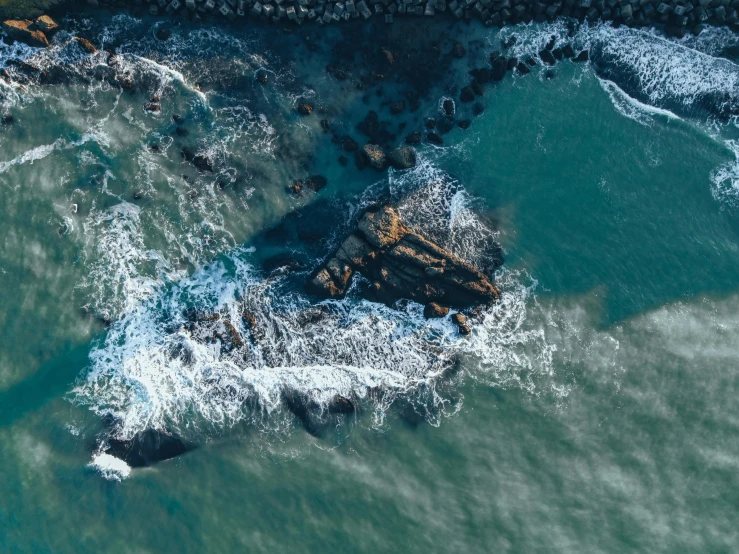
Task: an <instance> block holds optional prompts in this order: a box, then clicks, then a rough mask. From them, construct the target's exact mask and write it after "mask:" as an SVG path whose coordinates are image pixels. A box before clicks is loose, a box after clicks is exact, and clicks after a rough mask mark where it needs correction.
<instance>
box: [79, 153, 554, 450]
mask: <svg viewBox="0 0 739 554" xmlns="http://www.w3.org/2000/svg"><path fill="white" fill-rule="evenodd" d="M422 166H423V164H422ZM424 167H425V168H424ZM424 167H422V168H421V169H419V172H418V173H415V174H414V173H413V172H409V173H408V174H407V175H408V177H404V178H401V180H403V182H402V183H399V182H398V180H396V181H395V183H394V185H393V189H394V190H395V191H396V192H399V191H401V190H409V191H413V192H412V193H411V194H410V196H408V197H407V198H404V200H403V201H402V202H401V204H400V205H401V210H402V211H403V212H404V214H414V213H415V214H421V213H426V214H429V217H428V218H427V220H426V221H427V222H429V221H431V220H432V219H441V220H443V221H444V222H445V223H443V224H439V225H438V227H437V228H428V232H429V233H430V234H432V235H434V236H438V237H440V239H441V240H442V241H443V242H444V243H445V244H448V245H449V246H450V247H451V248H452V249H454V250H455V251H456V252H457V253H458V254H459V255H461V256H464V257H467V258H470V257H474V256H478V255H479V256H481V255H482V254H481V253H479V252H478V250H479V249H481V248H484V247H486V245H487V243H486V242H485V241H482V242H480V241H479V240H477V237H476V233H481V232H482V233H486V234H487V237H485V240H487V241H490V240H492V239H491V236H492V231H490V230H489V228H487V227H486V226H485V225H484V223H483V222H482V221H480V220H479V219H476V218H475V215H474V212H473V211H472V210H471V209H470V207H469V206H470V204H469V203H470V201H471V200H470V199H468V198H467V197H465V195H466V193H465V192H464V189H463V188H462V187H461V186H460V185H459V184H458V183H455V182H454V181H452V180H451V179H448V178H443V175H441V174H440V173H439V172H436V171H435V170H433V168H431V167H429V166H424ZM429 172H430V173H432V174H434V175H435V176H436V178H437V179H436V180H434V181H432V183H431V184H430V185H425V186H422V185H420V184H414V183H412V182H408V180H409V179H411V178H412V176H413V175H415V176H416V177H415V179H416V180H417V181H421V182H426V178H427V176H428V174H429ZM431 214H433V217H431ZM410 219H412V218H410ZM411 224H412V225H418V224H420V223H416V222H413V221H412V222H411ZM486 229H487V231H486ZM250 258H251V253H249V252H247V251H244V250H241V249H237V250H236V251H234V252H232V253H231V254H230V255H228V256H226V257H225V258H223V259H222V260H220V261H218V262H215V263H213V264H211V265H210V266H208V267H207V268H202V269H201V270H199V271H197V272H196V273H194V274H193V275H192V276H190V277H188V278H185V279H182V280H180V281H179V282H177V283H176V284H175V285H174V286H172V287H171V288H169V289H167V290H163V289H162V290H159V291H158V292H157V293H155V294H152V295H151V296H150V297H149V298H148V299H147V300H144V301H142V302H140V303H138V304H136V305H133V306H130V307H129V309H128V310H127V311H125V312H124V313H123V315H122V317H121V319H120V320H118V321H116V322H115V323H114V324H113V325H112V327H111V328H110V331H109V332H108V335H107V336H106V338H105V339H104V340H103V341H102V342H101V343H100V344H98V345H97V346H96V347H95V348H94V349H93V350H92V352H91V354H90V371H89V373H87V374H86V375H85V376H83V377H82V378H81V379H80V381H79V382H78V384H77V386H76V387H75V389H74V391H73V395H72V396H73V398H74V399H75V401H77V402H80V403H82V404H85V405H88V406H89V407H90V408H91V409H92V410H93V411H95V412H96V413H98V414H100V415H113V416H114V417H115V418H116V420H117V421H118V422H120V427H119V428H118V429H117V430H116V432H117V433H118V435H119V437H120V438H130V437H132V436H133V435H134V434H135V433H136V432H137V431H140V430H142V429H144V428H146V427H153V428H158V429H170V430H171V429H176V430H177V431H178V432H181V433H186V434H187V433H190V434H192V433H195V434H197V433H201V432H205V433H209V432H213V431H215V432H218V431H219V430H223V429H224V428H227V427H228V426H231V425H233V424H234V423H237V422H239V421H251V422H262V421H264V419H265V417H266V418H267V419H268V420H271V421H272V422H274V421H276V420H275V418H274V417H273V416H274V414H275V413H276V412H279V413H282V412H281V407H282V398H283V394H284V393H285V392H289V391H293V392H298V393H300V394H302V395H306V396H308V397H309V398H311V400H312V401H314V402H315V403H317V404H318V405H324V406H325V405H327V404H328V403H329V402H330V401H331V400H332V399H334V398H335V397H336V395H341V396H345V397H348V398H353V399H355V400H357V401H360V402H363V403H366V404H367V405H368V406H371V408H370V411H371V412H372V415H373V418H372V421H373V422H374V423H375V424H380V423H381V422H382V420H383V417H384V412H385V409H386V408H387V407H388V406H389V405H390V404H392V402H393V401H394V400H395V399H396V398H397V397H398V396H399V395H400V396H407V395H408V394H413V393H414V391H418V390H420V389H423V390H424V391H425V392H426V393H427V394H426V398H427V400H428V399H430V400H429V401H430V403H431V405H432V406H433V409H430V410H427V411H426V413H425V415H426V417H427V420H428V421H430V422H431V423H433V424H438V422H439V418H440V417H441V416H442V415H443V414H444V413H445V406H446V405H447V402H448V401H447V399H445V397H444V395H443V394H441V393H439V392H438V391H437V384H438V382H439V381H438V380H439V378H440V377H441V376H442V375H445V372H446V371H447V370H449V369H450V368H451V367H452V366H453V365H454V364H455V362H456V361H457V360H459V359H461V358H469V357H474V358H475V360H477V361H476V362H475V368H476V370H477V371H482V372H486V373H487V375H488V376H489V378H490V379H492V380H494V381H495V382H496V383H498V384H500V385H504V386H514V385H515V386H519V385H520V386H525V387H526V388H528V389H532V388H535V383H536V382H537V375H543V376H548V375H549V374H550V373H551V368H549V367H546V366H547V364H548V363H549V358H548V356H547V355H546V354H545V353H544V352H545V351H546V350H547V348H548V347H547V346H546V344H545V343H544V341H543V336H542V335H541V333H537V332H535V331H530V330H526V329H525V325H526V317H525V313H526V303H527V302H528V300H529V298H530V295H531V294H532V290H533V287H534V286H535V283H534V282H530V283H529V284H528V285H527V286H524V285H522V284H521V283H522V282H524V281H525V280H526V278H525V276H523V275H519V274H513V273H510V272H505V271H503V272H499V281H500V284H501V287H502V291H503V299H502V303H501V304H500V305H499V306H496V307H494V308H492V309H490V310H489V311H488V312H487V313H486V314H485V315H484V322H480V323H478V324H476V325H475V326H474V330H473V333H472V335H471V336H470V337H466V338H465V337H460V336H459V334H458V332H457V329H456V327H455V326H454V325H453V324H452V322H451V320H450V318H449V317H447V318H444V319H440V320H426V319H425V318H424V317H423V307H422V306H421V305H418V304H415V303H412V302H407V303H401V304H400V305H399V306H398V307H397V309H393V308H390V307H387V306H385V305H382V304H376V303H373V302H369V301H366V300H363V299H361V298H360V297H359V296H358V295H357V294H355V292H356V289H357V287H358V286H361V283H360V284H358V285H357V286H355V287H354V289H353V290H352V291H350V294H349V295H348V297H347V298H346V299H344V300H342V301H325V302H322V303H320V304H318V305H314V304H312V303H311V301H310V299H309V298H307V297H306V296H305V295H303V294H302V293H301V292H300V291H298V290H295V289H294V288H293V285H291V284H290V278H289V277H288V276H279V277H267V276H265V275H264V274H262V273H261V272H259V271H257V270H255V269H254V268H253V267H252V265H251V263H250ZM189 308H196V309H197V311H198V312H199V313H200V314H201V316H200V322H199V323H197V324H194V325H193V324H192V323H191V322H190V320H189V319H188V317H189V316H188V312H187V310H188V309H189ZM244 311H247V312H249V313H250V314H251V315H252V316H253V317H254V319H255V320H256V329H251V328H250V325H248V324H247V321H245V320H244V319H243V318H242V313H243V312H244ZM204 314H218V316H217V317H216V316H211V317H207V318H203V315H204ZM206 320H207V321H206ZM230 326H232V328H233V329H234V330H235V332H237V333H238V336H239V337H240V341H243V343H242V342H240V341H239V342H236V343H235V342H234V341H233V339H232V338H231V337H232V335H231V331H229V327H230ZM518 374H521V376H519V377H517V375H518ZM524 374H525V375H524ZM494 376H495V377H494ZM377 390H381V391H382V393H381V394H377V393H376V392H373V391H377ZM557 394H559V392H557ZM278 419H279V418H278Z"/></svg>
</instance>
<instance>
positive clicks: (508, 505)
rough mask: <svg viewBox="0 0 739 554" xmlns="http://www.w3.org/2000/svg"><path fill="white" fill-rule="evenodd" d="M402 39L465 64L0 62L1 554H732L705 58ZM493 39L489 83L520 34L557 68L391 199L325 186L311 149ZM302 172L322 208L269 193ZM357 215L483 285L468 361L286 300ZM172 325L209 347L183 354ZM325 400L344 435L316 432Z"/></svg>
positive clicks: (309, 54) (363, 32) (491, 101)
mask: <svg viewBox="0 0 739 554" xmlns="http://www.w3.org/2000/svg"><path fill="white" fill-rule="evenodd" d="M436 24H437V25H439V28H438V29H435V30H436V32H437V34H438V36H442V37H443V36H451V34H452V33H458V36H459V37H461V40H462V42H463V43H464V44H465V47H466V49H467V52H468V56H467V58H465V59H462V60H457V59H454V58H452V57H451V56H449V55H448V51H449V49H450V48H451V44H452V40H451V38H450V39H439V42H438V46H439V48H440V54H439V58H438V63H436V64H431V66H430V67H427V66H422V65H421V64H419V63H416V62H415V61H414V59H415V58H413V55H412V54H408V53H409V52H412V48H411V45H412V43H413V41H419V44H420V43H423V44H426V43H424V42H423V40H432V39H431V38H429V37H425V38H424V37H421V38H419V37H418V35H419V34H420V35H423V32H422V31H420V30H419V26H418V25H417V24H415V23H403V24H402V25H403V26H400V25H399V26H397V27H396V29H397V30H396V31H390V30H388V29H387V28H382V29H380V30H377V31H376V34H374V35H372V34H371V33H370V34H369V35H368V34H367V33H368V32H369V31H367V29H366V28H365V27H360V26H357V27H347V28H346V29H348V31H346V32H343V31H340V30H337V29H328V30H326V33H324V34H322V35H318V34H317V33H315V32H314V31H315V30H311V29H302V30H299V31H294V32H290V33H287V32H283V31H282V30H281V29H278V28H276V27H274V28H267V29H257V28H252V29H249V28H246V29H236V28H233V29H216V28H210V27H207V26H199V27H190V26H187V25H186V24H184V23H183V24H176V25H174V26H173V27H172V35H171V37H170V38H169V39H168V40H166V41H160V40H158V39H156V38H155V34H154V31H155V29H156V28H157V26H159V25H162V22H161V21H154V20H147V19H136V18H133V17H131V16H124V15H118V16H100V17H99V18H97V19H94V20H93V19H84V18H72V19H69V20H67V21H65V25H64V27H65V31H62V32H60V33H59V34H58V35H57V36H56V37H55V39H54V43H53V45H52V47H51V48H50V49H48V50H46V51H36V50H34V49H31V48H28V47H23V46H20V45H17V44H16V45H12V46H2V47H1V48H0V59H2V62H3V64H4V66H5V67H6V68H7V69H8V71H9V73H10V75H11V76H12V77H14V82H9V81H3V82H2V85H1V86H2V88H1V89H0V98H1V100H0V102H1V103H2V109H3V112H4V114H6V115H11V116H12V123H11V124H7V125H3V126H2V127H0V194H2V202H0V216H1V218H2V221H3V233H2V248H0V302H1V303H2V306H3V309H2V310H0V321H1V322H2V324H3V328H4V330H5V332H4V333H3V335H2V337H1V338H0V468H2V469H1V470H0V471H1V472H2V476H3V479H2V483H3V485H2V489H1V490H2V492H3V494H2V495H1V496H2V500H0V544H2V546H3V548H2V550H3V551H8V552H49V551H53V552H243V551H249V552H252V551H254V552H262V551H278V552H281V551H287V550H290V551H295V552H316V551H319V550H324V551H334V550H339V549H342V550H346V551H353V552H395V551H400V550H403V551H406V552H442V551H443V552H462V551H466V552H634V551H639V552H732V551H734V550H735V549H736V545H737V544H739V533H737V530H736V520H737V518H738V517H739V509H738V506H739V482H738V480H737V475H738V474H739V472H738V471H737V470H738V469H739V468H738V460H739V439H738V438H737V437H739V420H738V419H737V414H738V413H739V406H738V405H737V386H738V383H737V376H736V375H737V362H736V360H737V355H738V354H739V352H738V347H737V344H736V343H737V341H736V337H737V332H738V331H739V315H737V314H739V287H738V286H737V285H739V280H738V279H737V275H738V274H739V252H738V251H737V249H738V247H739V236H738V234H737V233H738V232H739V219H738V217H739V213H738V212H737V208H738V207H739V205H738V201H739V169H738V168H739V165H737V155H738V154H739V150H737V143H736V141H737V138H738V137H739V134H738V133H737V128H736V124H735V115H734V114H736V113H739V110H737V106H739V94H738V92H737V83H738V79H739V67H738V66H737V65H736V63H735V57H734V56H733V54H732V53H733V52H734V51H735V50H736V39H735V37H734V36H733V35H732V34H731V33H728V32H727V31H725V30H720V29H707V30H706V31H705V32H704V33H703V34H701V35H700V36H699V37H692V38H686V39H683V40H682V41H679V42H675V41H672V40H666V39H663V38H661V37H660V36H658V35H657V34H656V33H652V32H643V31H635V30H629V29H612V28H610V27H593V28H581V29H577V28H574V27H573V26H571V25H569V26H568V25H567V24H565V23H555V24H551V25H545V26H532V27H514V28H510V29H504V30H502V31H498V30H487V29H482V28H477V27H474V26H470V27H464V28H462V29H461V30H460V29H457V28H456V27H448V25H447V24H445V23H438V22H437V23H436ZM513 34H515V35H516V37H517V41H516V43H515V44H514V45H513V46H512V47H511V48H510V49H509V51H508V53H507V55H509V56H517V57H519V58H525V57H526V56H527V55H534V56H535V55H536V53H537V52H538V51H539V50H541V48H543V46H544V44H546V43H547V42H548V41H549V40H550V37H551V36H553V35H554V36H555V37H557V39H558V40H559V41H560V42H561V43H564V42H565V41H569V42H571V43H573V44H574V45H575V46H576V48H577V49H578V50H579V49H583V48H586V49H588V50H589V52H590V57H591V61H590V62H588V63H584V64H576V63H573V62H570V61H564V62H561V63H559V64H557V65H556V66H555V67H554V68H553V69H551V70H547V69H544V68H542V67H541V64H538V65H537V67H535V68H533V70H532V72H531V74H530V75H528V76H523V77H522V76H520V75H517V74H510V73H509V75H508V76H507V77H506V78H505V79H504V80H503V81H502V82H500V83H497V84H493V83H491V84H488V85H486V91H485V95H484V97H482V98H481V99H480V101H481V102H483V103H484V108H485V109H484V112H483V113H482V115H480V116H476V117H473V116H472V112H471V106H469V105H461V104H460V105H458V106H457V109H458V113H457V118H458V119H463V118H469V119H471V120H472V124H471V127H470V128H469V129H468V130H465V131H463V130H461V129H454V130H452V131H451V132H449V133H448V134H445V135H444V145H443V146H434V145H430V144H423V145H421V146H420V147H419V150H418V155H419V164H418V166H417V167H416V168H414V169H411V170H407V171H393V170H390V171H389V173H378V172H375V171H374V170H372V169H365V170H364V171H358V170H357V169H356V168H355V167H354V160H353V155H352V154H351V153H347V152H344V151H342V149H341V146H340V145H338V144H336V142H337V141H336V140H332V137H334V136H336V137H339V138H340V137H342V136H344V135H351V136H352V137H353V138H354V139H355V140H357V141H358V142H359V143H360V145H361V144H363V143H364V141H366V140H367V139H366V137H363V136H362V134H361V132H360V131H358V130H357V128H356V125H357V124H358V123H359V122H360V121H362V120H363V119H364V117H365V116H366V115H367V112H368V111H369V110H375V111H377V113H378V114H379V118H380V120H382V121H384V122H386V129H387V132H388V142H391V143H393V144H397V143H400V142H401V141H402V139H403V137H405V136H406V135H407V134H408V133H410V132H412V131H415V130H422V129H423V126H424V119H425V118H428V117H437V116H438V110H439V99H440V98H442V97H445V96H454V97H458V89H459V87H460V83H462V84H464V83H465V82H466V79H467V78H468V77H467V76H466V73H467V71H468V70H470V69H471V68H473V67H475V66H477V67H479V66H481V65H482V64H484V63H485V62H486V60H487V56H488V54H489V53H490V52H491V51H493V50H495V49H499V48H500V40H501V38H506V37H508V36H510V35H513ZM75 35H78V36H85V37H86V38H88V39H90V40H91V41H92V42H93V43H94V44H95V45H96V46H97V47H98V48H99V49H98V52H97V53H95V54H92V55H91V54H89V53H88V52H87V51H85V50H84V49H82V48H81V47H80V45H79V43H78V42H77V41H75V40H74V39H73V37H74V36H75ZM422 38H423V40H422ZM369 39H372V40H369ZM383 48H384V49H383ZM108 51H110V52H108ZM111 52H114V53H115V55H114V56H111ZM388 53H390V54H391V55H392V56H395V58H394V59H392V64H390V65H386V66H383V65H382V64H383V63H384V64H389V63H390V62H389V61H388V57H387V56H388ZM403 53H406V54H408V57H404V56H403ZM377 60H379V61H377ZM408 60H410V61H408ZM20 61H23V62H24V63H28V64H31V66H33V67H35V68H36V69H34V70H32V71H31V70H28V69H27V67H26V66H24V65H23V64H19V63H18V62H20ZM363 64H365V65H363ZM373 64H374V65H373ZM404 64H405V65H404ZM327 66H329V67H328V70H327ZM383 67H384V70H383V71H385V72H386V74H385V75H379V74H378V71H379V70H378V68H383ZM409 67H411V68H413V67H415V68H418V67H422V69H423V70H419V71H417V72H416V73H414V79H416V80H415V81H413V80H405V81H404V80H402V79H400V80H399V79H398V76H399V75H400V76H402V75H404V72H407V71H409V69H408V68H409ZM42 71H43V72H44V74H43V75H41V72H42ZM261 73H264V74H266V75H268V83H267V84H266V85H265V84H260V83H259V82H258V80H257V79H256V76H257V75H259V74H261ZM129 78H130V79H131V82H132V83H133V86H131V87H129V86H126V87H121V86H120V84H121V82H122V80H125V79H129ZM422 79H427V80H428V81H421V80H422ZM419 83H420V84H419ZM401 98H404V99H406V102H407V109H406V110H405V111H404V113H403V114H401V115H400V116H391V114H390V111H389V105H390V103H391V102H392V101H395V100H398V99H401ZM303 101H309V102H311V103H313V104H314V106H315V110H314V113H313V114H312V115H310V116H300V115H299V114H298V113H296V106H297V104H298V103H300V102H303ZM152 103H154V104H156V105H157V106H158V110H156V111H152V110H151V109H147V105H149V104H152ZM322 120H326V121H327V122H328V127H329V130H328V131H326V129H325V126H326V125H325V124H322V123H321V121H322ZM183 149H184V150H185V151H186V152H188V153H192V155H202V156H204V157H207V158H208V159H209V160H211V165H212V167H211V168H210V169H206V170H202V169H203V168H200V169H198V168H197V167H195V165H194V164H193V163H190V162H188V161H187V160H186V159H184V158H183V155H182V152H183ZM341 156H346V158H347V159H340V157H341ZM315 174H321V175H324V176H325V177H326V178H327V181H328V185H327V186H326V188H324V189H323V190H321V191H320V192H318V193H312V192H308V193H305V194H303V195H301V196H297V197H296V196H294V195H291V194H290V193H289V192H287V187H288V185H290V184H291V182H293V181H294V180H295V179H304V178H306V177H307V176H309V175H315ZM377 201H392V202H393V203H395V204H396V205H397V206H398V208H399V210H400V212H401V214H402V216H403V218H404V219H405V220H406V221H407V223H408V224H409V225H410V226H411V227H413V228H414V229H416V230H418V231H419V232H422V233H424V234H426V235H428V236H430V237H431V238H433V239H434V240H435V241H437V242H439V243H440V244H443V245H444V246H445V247H447V248H448V249H450V250H451V251H452V252H454V253H456V254H458V255H459V256H461V257H463V258H465V259H467V260H469V261H471V262H473V263H475V264H476V265H478V266H480V267H482V268H483V269H485V270H486V271H493V270H494V271H495V279H496V281H497V282H498V285H499V286H500V288H501V291H502V301H501V302H500V303H499V304H498V305H496V306H494V307H491V308H488V309H487V310H486V312H485V313H484V314H483V315H484V320H483V319H482V318H481V320H480V321H478V322H476V323H475V325H474V329H473V333H472V334H471V335H470V336H469V337H460V336H458V334H457V331H456V328H455V327H454V326H453V325H452V323H451V321H450V320H449V319H448V318H445V319H441V320H433V321H428V320H425V319H424V318H423V317H422V312H423V307H422V306H419V305H416V304H414V303H401V304H399V305H397V306H395V307H394V308H389V307H387V306H384V305H378V304H375V303H372V302H369V301H367V300H364V299H363V297H362V295H361V288H362V284H361V283H358V285H357V286H356V287H355V288H354V289H353V290H352V291H351V292H350V294H349V295H348V296H347V298H346V299H344V300H342V301H327V302H318V301H317V300H316V299H315V298H312V297H309V296H307V295H306V294H305V292H304V291H303V288H302V283H303V282H304V280H305V279H306V277H307V275H308V273H309V272H310V270H311V269H312V268H313V267H315V265H316V264H317V263H318V261H319V260H320V259H321V258H322V257H323V256H325V255H326V254H327V253H328V252H329V251H330V250H331V249H332V248H334V247H335V246H336V244H337V242H338V241H339V240H340V239H341V237H342V236H343V235H344V234H345V233H346V232H347V230H348V229H349V227H350V226H351V223H352V221H353V220H354V218H356V216H357V214H358V213H359V212H360V211H361V209H362V208H363V207H365V206H367V205H369V204H371V203H373V202H377ZM497 245H500V246H501V247H502V249H503V257H504V260H505V262H504V264H503V266H501V267H498V268H496V264H495V263H494V260H495V258H496V256H497V255H498V250H497V247H498V246H497ZM288 259H289V260H291V261H292V262H291V263H292V265H290V266H289V269H276V268H279V267H280V266H283V265H284V264H285V263H287V262H286V260H288ZM193 310H194V311H195V312H198V313H200V314H218V318H219V319H218V320H217V321H218V322H219V323H217V324H216V323H214V324H213V325H222V324H223V323H222V322H224V321H225V322H229V324H231V325H233V326H234V328H235V329H236V331H237V332H238V333H239V335H240V336H243V337H244V341H243V343H241V344H235V345H234V344H226V342H224V341H223V340H218V341H215V342H210V341H203V340H201V338H199V337H198V336H197V334H196V333H193V332H191V330H190V327H189V326H188V325H189V321H190V319H189V318H190V317H191V316H190V315H189V314H192V313H194V312H193ZM244 310H247V311H248V312H249V313H250V314H252V315H253V317H254V318H255V321H256V323H257V326H256V329H250V328H249V326H248V325H247V324H246V322H245V321H244V320H243V319H242V317H241V314H242V313H243V311H244ZM212 321H216V320H215V319H212ZM287 394H291V395H298V396H300V397H301V398H304V399H307V401H308V402H309V403H311V405H312V406H313V409H314V411H315V412H316V413H317V414H319V415H320V414H323V416H325V418H324V423H325V425H324V426H323V427H322V428H321V432H316V430H315V429H308V430H310V431H311V433H308V432H306V429H305V428H304V427H305V426H304V425H302V424H301V423H300V422H299V421H298V420H297V419H296V418H295V417H294V416H293V415H292V414H291V413H290V412H289V411H288V410H287V409H286V408H285V398H286V395H287ZM337 394H340V395H343V396H346V397H350V398H352V399H354V401H355V402H356V405H357V407H358V410H357V412H356V413H355V414H352V415H351V416H340V417H337V416H335V415H328V416H326V414H327V413H328V412H327V408H326V406H328V404H329V403H330V402H331V400H332V399H333V398H334V397H335V396H336V395H337ZM151 428H154V429H164V430H167V431H169V432H176V433H177V434H178V435H179V436H181V437H183V438H185V439H186V440H188V441H189V442H190V443H191V444H194V445H196V446H197V448H195V449H194V450H192V451H190V452H188V453H187V454H185V455H183V456H180V457H177V458H175V459H172V460H168V461H165V462H162V463H160V464H157V465H154V466H151V467H146V468H131V467H129V466H128V465H127V464H126V463H125V462H123V461H122V460H119V459H118V458H115V457H114V456H111V455H110V454H109V453H105V452H104V449H105V444H106V440H108V439H128V438H131V437H132V436H134V435H135V434H136V433H137V432H139V431H142V430H145V429H151Z"/></svg>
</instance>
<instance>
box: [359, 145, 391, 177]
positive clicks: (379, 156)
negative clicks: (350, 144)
mask: <svg viewBox="0 0 739 554" xmlns="http://www.w3.org/2000/svg"><path fill="white" fill-rule="evenodd" d="M362 152H364V155H365V157H366V158H367V161H368V162H369V164H370V165H371V166H372V167H374V168H375V169H376V170H377V171H382V170H383V169H385V167H386V166H387V157H386V156H385V151H384V150H383V149H382V148H380V147H379V146H377V145H376V144H365V145H364V148H363V149H362Z"/></svg>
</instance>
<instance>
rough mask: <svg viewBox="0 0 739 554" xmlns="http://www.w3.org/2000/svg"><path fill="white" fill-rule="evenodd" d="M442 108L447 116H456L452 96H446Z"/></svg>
mask: <svg viewBox="0 0 739 554" xmlns="http://www.w3.org/2000/svg"><path fill="white" fill-rule="evenodd" d="M441 110H442V113H443V114H444V115H445V116H446V117H448V118H452V117H454V113H455V112H456V106H455V105H454V100H452V99H451V98H445V99H444V101H443V102H442V103H441Z"/></svg>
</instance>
